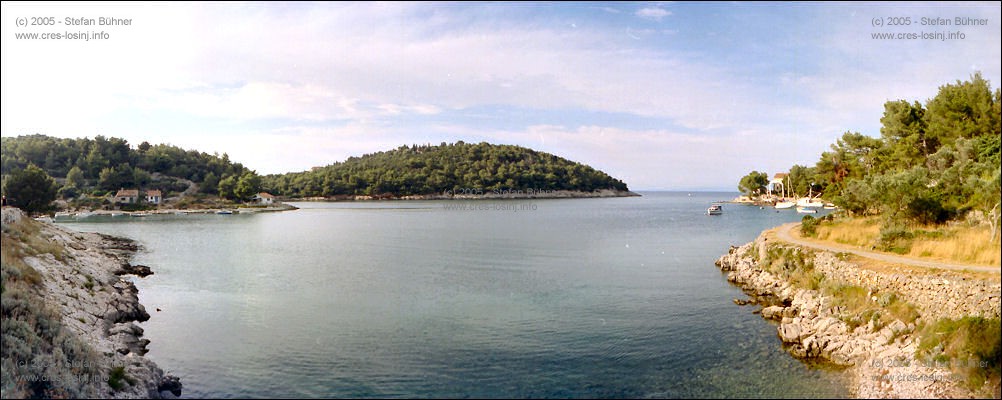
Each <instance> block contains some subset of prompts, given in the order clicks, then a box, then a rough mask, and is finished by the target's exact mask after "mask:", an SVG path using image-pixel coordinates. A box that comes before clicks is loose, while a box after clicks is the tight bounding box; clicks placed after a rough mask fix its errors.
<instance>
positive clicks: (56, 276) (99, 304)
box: [2, 207, 181, 398]
mask: <svg viewBox="0 0 1002 400" xmlns="http://www.w3.org/2000/svg"><path fill="white" fill-rule="evenodd" d="M2 214H3V218H2V221H3V224H4V229H5V232H6V231H7V229H8V227H9V225H12V224H17V223H27V224H33V225H32V226H31V227H30V228H24V229H26V230H30V231H31V235H30V238H29V239H22V240H33V241H35V243H36V244H37V243H42V246H45V247H44V248H45V252H29V253H27V254H26V255H25V256H24V257H23V258H22V260H21V261H23V263H24V264H25V265H27V266H28V267H30V268H31V269H33V270H34V271H37V273H38V277H39V279H38V281H39V282H38V286H37V295H38V296H39V298H41V300H42V301H43V302H44V304H45V307H47V308H49V309H52V310H53V311H55V312H56V313H57V314H54V315H58V316H59V317H60V318H59V320H60V321H59V322H60V323H61V325H62V328H60V329H64V330H68V331H69V332H71V333H72V335H73V336H75V337H77V338H79V339H80V341H81V342H82V343H84V344H85V345H86V347H88V348H89V349H90V350H87V351H93V353H94V354H95V358H94V359H93V360H92V361H93V362H90V361H88V362H85V363H83V364H81V365H76V366H67V367H66V368H65V371H61V372H60V373H61V376H63V377H67V378H71V379H81V380H80V382H81V385H82V386H81V393H84V394H87V395H88V396H96V397H102V398H161V397H163V393H167V392H171V393H172V394H174V395H175V396H179V395H180V393H181V391H180V389H181V383H180V380H179V379H178V378H176V377H172V376H170V375H166V374H165V373H164V371H163V370H162V369H160V367H158V366H157V365H156V364H155V363H153V361H151V360H149V359H147V358H146V357H143V355H144V354H146V352H147V349H146V347H147V345H148V344H149V343H150V341H149V340H148V339H145V338H143V333H144V332H143V329H142V328H141V327H140V326H138V325H136V324H135V322H142V321H146V320H149V319H150V314H149V313H147V312H146V309H145V307H143V305H142V304H140V303H139V296H138V292H139V291H138V289H137V288H136V285H135V284H134V283H133V282H132V281H131V280H130V279H131V278H129V277H127V276H124V275H125V274H132V273H136V272H140V273H142V272H146V271H148V270H149V268H145V270H144V269H135V268H133V269H132V270H131V271H123V266H125V265H130V264H129V259H130V258H131V257H132V255H133V254H134V253H135V252H136V251H137V250H138V248H139V246H138V244H136V243H135V242H133V241H131V240H128V239H122V238H116V237H112V236H108V235H102V234H94V233H80V232H74V231H70V230H68V229H65V228H62V227H59V226H57V225H54V224H51V223H44V222H36V221H32V220H30V219H28V218H26V217H24V215H23V213H22V212H21V211H20V210H17V209H14V208H9V207H5V208H3V213H2ZM5 238H6V236H5ZM5 240H6V239H5ZM5 245H19V244H5ZM5 256H6V254H5ZM5 332H6V331H5ZM5 335H6V333H5ZM42 356H44V355H42ZM30 362H32V361H31V360H17V361H16V363H15V364H14V365H15V366H19V365H21V364H20V363H30ZM34 362H39V361H34ZM4 365H5V369H6V368H7V366H8V365H7V364H4ZM71 367H72V368H71ZM6 376H11V377H13V378H15V379H22V378H24V379H27V377H23V376H21V375H19V372H17V371H13V372H9V373H8V374H7V375H6ZM77 377H86V379H87V380H86V381H83V380H82V378H77ZM43 378H48V377H43ZM6 385H7V383H5V390H6V388H7V386H6ZM6 394H7V392H6V391H5V396H6ZM168 396H169V395H168Z"/></svg>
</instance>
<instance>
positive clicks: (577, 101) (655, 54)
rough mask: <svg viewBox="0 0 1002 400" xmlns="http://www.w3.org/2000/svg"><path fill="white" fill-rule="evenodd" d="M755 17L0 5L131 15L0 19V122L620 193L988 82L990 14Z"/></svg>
mask: <svg viewBox="0 0 1002 400" xmlns="http://www.w3.org/2000/svg"><path fill="white" fill-rule="evenodd" d="M18 7H22V8H18ZM771 7H772V6H763V5H756V6H740V5H739V6H734V5H722V4H714V3H711V4H707V5H703V4H673V5H672V6H671V8H670V10H669V8H667V7H665V6H664V5H663V4H656V5H651V6H647V7H644V8H642V9H639V10H636V11H634V12H633V13H631V12H630V10H634V9H633V8H627V7H622V8H620V7H618V6H617V5H597V6H580V5H563V4H534V5H533V6H531V7H512V6H510V5H507V4H492V3H480V4H474V5H449V6H427V5H422V6H413V5H410V4H406V3H356V4H350V5H341V4H336V3H298V4H293V5H271V4H257V3H255V4H240V5H237V4H190V3H189V4H180V5H172V6H159V7H135V6H126V7H118V6H114V5H102V6H100V7H96V6H74V5H60V6H58V7H55V6H48V5H44V4H42V5H37V4H31V5H25V4H21V3H3V10H4V15H8V14H10V15H22V14H23V15H35V14H36V11H37V12H42V11H51V10H53V9H58V10H60V12H66V13H69V14H73V15H80V16H89V15H94V16H95V17H97V16H103V15H111V14H115V15H121V16H122V17H132V18H134V19H135V21H136V22H137V23H136V24H135V25H134V26H130V27H127V28H126V27H117V28H109V30H110V33H111V34H112V35H113V36H112V38H111V39H109V40H106V41H102V42H93V41H92V42H90V43H87V42H72V41H57V42H50V43H41V42H32V41H26V40H15V39H14V33H15V30H16V27H14V26H13V25H12V24H9V25H8V24H5V25H3V26H0V29H2V35H3V37H2V41H3V42H2V47H0V49H2V51H3V60H4V62H3V70H2V75H3V82H2V85H0V91H2V93H3V118H0V125H2V132H3V134H4V135H5V136H7V135H16V134H26V133H36V132H37V133H45V134H50V135H57V136H68V137H75V136H84V135H87V136H93V135H96V134H104V135H108V136H120V137H126V138H127V139H129V140H130V142H134V143H138V142H141V141H143V140H149V141H151V142H153V141H157V140H161V141H166V142H171V143H174V144H178V145H186V146H189V147H192V148H196V149H200V150H203V151H219V152H229V153H230V155H231V157H232V158H233V159H236V160H241V161H243V162H244V163H245V164H246V165H248V166H250V167H251V168H255V169H258V170H259V171H262V172H280V171H284V170H295V169H303V168H308V167H310V166H313V165H321V164H325V163H330V162H333V161H337V160H340V159H343V158H345V157H347V156H350V155H358V154H362V153H366V152H373V151H379V150H384V149H387V148H392V147H396V146H397V145H399V144H403V143H426V142H430V143H438V142H440V141H455V140H466V141H471V140H489V141H496V142H516V143H518V144H523V145H527V146H532V147H539V148H541V149H542V150H546V151H551V152H554V153H556V154H559V155H562V156H566V157H569V158H572V159H576V160H579V161H582V162H585V163H589V164H593V165H595V166H597V167H600V168H603V169H609V172H610V173H613V174H614V175H617V174H621V175H623V176H625V177H626V178H628V179H627V182H628V183H631V184H632V186H635V187H639V188H644V187H647V188H672V187H694V186H698V185H703V184H704V182H712V183H706V185H712V184H716V185H718V187H725V188H730V187H731V186H733V185H731V182H732V179H731V178H730V176H731V175H737V176H738V177H740V175H743V174H744V173H747V171H748V170H751V169H759V170H762V169H765V170H767V171H769V172H774V171H776V170H779V169H782V168H786V167H788V166H789V165H790V164H792V163H810V162H813V161H814V160H816V158H817V156H818V153H819V152H820V151H823V150H824V149H825V148H826V147H827V144H828V143H831V142H832V141H833V140H834V139H835V138H836V137H837V136H838V135H839V134H841V133H842V132H844V131H846V130H859V131H862V132H863V133H866V134H871V135H875V134H879V118H880V113H881V112H882V110H883V109H882V104H883V102H885V101H887V100H891V99H897V98H906V99H910V100H920V101H922V100H925V99H927V98H929V97H931V96H933V95H934V94H935V92H936V88H937V87H938V86H939V85H942V84H944V83H947V82H952V81H954V80H956V79H965V78H967V76H968V75H969V74H970V73H971V72H973V70H972V68H974V67H972V66H976V68H977V69H979V70H981V71H982V72H983V73H984V74H985V76H986V77H987V78H988V79H990V80H992V82H993V84H994V85H995V86H998V85H999V83H1000V82H999V81H1000V78H999V77H1000V75H1002V72H1000V71H1002V65H1000V61H999V60H1002V54H1000V53H1002V50H1000V49H1002V46H1000V45H999V40H1000V39H999V37H998V35H997V32H998V29H997V28H998V26H999V22H1002V16H1000V15H999V14H1000V10H999V8H998V7H981V6H969V5H968V6H962V7H960V6H958V7H959V8H951V7H954V6H942V7H939V8H935V9H936V10H948V11H949V13H951V15H952V14H953V13H964V14H965V15H968V14H969V15H972V16H976V17H979V18H987V19H989V20H990V21H991V23H992V24H993V25H991V26H990V27H967V28H965V29H964V30H965V35H966V36H965V37H966V39H964V40H955V41H885V42H880V41H875V40H872V39H870V36H869V34H870V33H871V32H874V31H876V28H873V27H872V26H871V25H870V19H871V18H872V16H874V15H880V11H882V10H885V9H883V8H881V7H876V6H859V7H857V6H854V5H845V4H842V5H835V6H819V7H810V8H797V7H779V6H776V7H775V8H771ZM605 8H610V9H608V10H606V9H605ZM620 9H622V10H626V11H624V12H623V13H621V14H620V13H618V11H619V10H620ZM923 10H925V11H928V8H923ZM903 11H904V10H903ZM943 12H947V11H943ZM958 15H959V14H958ZM669 16H670V17H671V18H670V19H669V18H668V17H669ZM638 17H640V18H645V19H649V20H651V21H662V22H663V25H664V26H661V27H657V26H653V25H652V24H651V23H649V22H643V21H638V20H637V18H638ZM139 21H143V23H142V24H140V23H138V22H139ZM572 25H573V26H576V28H575V27H572ZM993 27H994V28H993ZM168 31H169V32H174V34H171V35H165V34H164V32H168ZM67 60H93V61H90V62H75V63H73V65H71V66H68V65H67V64H66V61H67ZM15 61H16V62H15ZM474 114H484V116H483V117H482V118H479V117H475V116H474ZM286 148H290V149H293V150H288V151H286V150H283V149H286ZM667 170H670V171H685V173H679V174H669V173H665V172H664V171H667ZM700 170H702V171H703V172H702V173H700V174H701V176H702V177H701V178H694V177H690V175H696V174H697V172H698V171H700ZM717 170H720V171H719V172H716V171H717ZM708 171H709V172H708ZM617 176H618V175H617Z"/></svg>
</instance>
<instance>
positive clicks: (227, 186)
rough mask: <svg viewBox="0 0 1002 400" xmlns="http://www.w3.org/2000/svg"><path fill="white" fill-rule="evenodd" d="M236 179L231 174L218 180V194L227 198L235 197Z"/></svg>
mask: <svg viewBox="0 0 1002 400" xmlns="http://www.w3.org/2000/svg"><path fill="white" fill-rule="evenodd" d="M236 189H237V180H236V178H234V177H233V176H227V177H225V178H223V180H221V181H219V190H218V192H219V196H220V197H225V198H227V199H231V200H232V199H235V198H236V196H237V195H236Z"/></svg>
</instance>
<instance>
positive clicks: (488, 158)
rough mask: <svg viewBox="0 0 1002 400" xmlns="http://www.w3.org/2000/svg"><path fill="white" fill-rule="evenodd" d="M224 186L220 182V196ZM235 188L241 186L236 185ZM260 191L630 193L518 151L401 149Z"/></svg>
mask: <svg viewBox="0 0 1002 400" xmlns="http://www.w3.org/2000/svg"><path fill="white" fill-rule="evenodd" d="M223 186H224V185H223V182H220V190H222V187H223ZM237 186H238V187H239V184H237ZM262 186H263V188H264V189H265V190H268V191H270V192H272V193H276V194H280V195H285V196H290V197H312V196H335V195H384V194H385V195H396V196H406V195H420V194H442V193H448V192H458V191H462V190H483V191H492V190H521V191H528V190H576V191H588V192H591V191H595V190H600V189H613V190H621V191H625V190H628V189H627V186H626V184H625V183H623V182H622V181H620V180H618V179H614V178H612V177H610V176H609V175H607V174H605V173H604V172H602V171H598V170H596V169H594V168H592V167H589V166H587V165H583V164H580V163H576V162H573V161H570V160H567V159H564V158H561V157H557V156H555V155H552V154H548V153H543V152H538V151H535V150H531V149H527V148H524V147H520V146H512V145H495V144H489V143H479V144H468V143H464V142H462V141H460V142H456V143H454V144H446V143H442V144H440V145H438V146H434V145H411V146H400V147H399V148H397V149H394V150H390V151H384V152H379V153H374V154H366V155H363V156H361V157H351V158H349V159H347V160H345V161H344V162H338V163H334V164H332V165H328V166H326V167H320V168H315V169H313V170H311V171H307V172H298V173H288V174H282V175H267V176H265V177H263V179H262Z"/></svg>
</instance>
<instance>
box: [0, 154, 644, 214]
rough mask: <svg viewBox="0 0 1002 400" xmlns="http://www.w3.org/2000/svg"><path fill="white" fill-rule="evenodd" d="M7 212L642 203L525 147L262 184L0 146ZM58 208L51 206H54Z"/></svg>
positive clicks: (347, 167) (181, 157)
mask: <svg viewBox="0 0 1002 400" xmlns="http://www.w3.org/2000/svg"><path fill="white" fill-rule="evenodd" d="M0 156H2V162H0V166H2V168H0V172H2V175H3V180H4V184H3V193H4V197H5V201H6V202H7V205H13V206H17V207H20V208H22V209H24V210H25V211H28V212H51V211H54V210H58V209H63V210H116V211H117V210H122V211H145V210H161V211H163V210H165V209H212V208H230V207H238V206H248V205H254V206H261V203H265V202H266V203H267V204H271V201H272V199H274V198H275V197H278V198H284V199H298V200H314V199H323V200H370V199H376V200H380V199H455V198H466V199H469V198H566V197H619V196H637V194H635V193H632V192H630V191H629V189H628V187H627V185H626V184H625V183H623V181H621V180H618V179H615V178H613V177H611V176H609V175H608V174H606V173H604V172H602V171H599V170H596V169H594V168H592V167H589V166H587V165H584V164H581V163H577V162H574V161H570V160H567V159H565V158H562V157H558V156H555V155H552V154H548V153H544V152H539V151H535V150H532V149H528V148H525V147H520V146H513V145H496V144H489V143H478V144H468V143H464V142H462V141H459V142H456V143H451V144H447V143H444V142H443V143H442V144H440V145H437V146H433V145H411V146H400V147H399V148H397V149H394V150H390V151H383V152H378V153H374V154H366V155H363V156H361V157H351V158H349V159H347V160H345V161H343V162H336V163H334V164H331V165H328V166H325V167H316V168H314V169H312V170H310V171H305V172H292V173H285V174H274V175H267V176H261V175H258V174H257V172H256V171H253V170H251V169H249V168H247V167H245V166H244V165H243V164H241V163H237V162H233V161H231V160H230V158H229V156H228V155H227V154H226V153H223V154H222V155H219V154H207V153H203V152H198V151H194V150H185V149H182V148H179V147H177V146H172V145H167V144H158V145H151V144H150V143H148V142H143V143H141V144H139V145H138V146H135V147H133V146H132V145H130V144H129V143H128V142H127V141H126V140H125V139H121V138H114V137H113V138H106V137H104V136H97V137H95V138H94V139H89V138H81V139H61V138H54V137H50V136H45V135H29V136H19V137H4V138H2V153H0ZM53 204H54V206H53Z"/></svg>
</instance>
